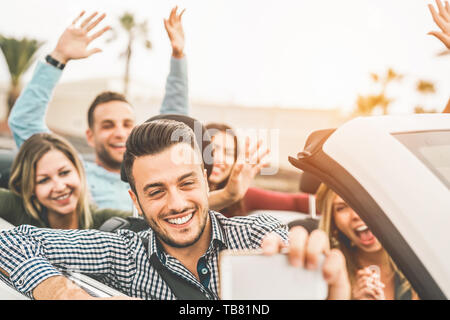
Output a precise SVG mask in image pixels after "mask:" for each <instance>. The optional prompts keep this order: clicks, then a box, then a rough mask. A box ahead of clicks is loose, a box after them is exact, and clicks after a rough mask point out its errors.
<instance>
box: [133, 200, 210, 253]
mask: <svg viewBox="0 0 450 320" xmlns="http://www.w3.org/2000/svg"><path fill="white" fill-rule="evenodd" d="M137 202H138V204H139V207H140V208H141V212H142V214H143V216H144V219H145V221H146V222H147V223H148V225H149V226H150V228H151V229H152V230H153V232H155V234H156V236H157V237H158V239H159V240H161V241H162V242H164V243H165V244H167V245H168V246H170V247H173V248H187V247H190V246H192V245H194V244H195V243H196V242H197V241H198V240H199V239H200V238H201V236H202V235H203V232H204V231H205V227H206V222H207V221H208V216H209V214H208V208H205V209H204V210H203V212H200V211H199V209H198V208H197V209H196V213H195V214H202V217H201V218H202V219H201V220H200V231H199V233H198V234H197V235H196V236H195V238H194V239H193V240H191V241H189V242H187V243H177V242H176V241H175V240H173V239H172V238H171V237H170V236H169V235H168V234H167V233H166V232H164V231H163V230H162V228H160V227H159V226H158V224H157V223H156V221H155V220H154V219H149V218H148V217H147V215H146V214H145V211H144V209H143V208H142V206H141V203H140V201H139V199H137ZM191 209H192V208H185V209H183V210H181V211H179V212H178V213H182V212H186V211H188V210H191ZM172 214H177V212H173V213H172ZM191 219H193V217H192V218H191Z"/></svg>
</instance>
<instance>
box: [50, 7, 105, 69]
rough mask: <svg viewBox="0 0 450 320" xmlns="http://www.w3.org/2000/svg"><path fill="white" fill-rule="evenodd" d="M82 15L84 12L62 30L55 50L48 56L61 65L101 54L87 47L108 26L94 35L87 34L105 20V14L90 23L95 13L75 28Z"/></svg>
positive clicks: (98, 50)
mask: <svg viewBox="0 0 450 320" xmlns="http://www.w3.org/2000/svg"><path fill="white" fill-rule="evenodd" d="M84 13H85V11H82V12H81V13H80V14H79V15H78V17H77V18H76V19H75V20H74V21H73V22H72V24H71V25H70V26H69V27H67V29H66V30H64V32H63V34H62V35H61V36H60V37H59V39H58V43H57V44H56V48H55V50H53V51H52V53H51V54H50V55H51V56H52V57H53V58H55V59H56V60H58V61H59V62H61V63H64V64H65V63H67V62H68V61H69V60H74V59H84V58H87V57H89V56H91V55H93V54H95V53H98V52H101V49H99V48H93V49H88V48H87V47H88V45H89V44H90V43H91V42H92V41H93V40H95V39H97V38H98V37H100V36H101V35H102V34H103V33H105V32H106V31H107V30H109V29H110V26H106V27H104V28H102V29H101V30H99V31H97V32H96V33H94V34H91V35H89V32H90V31H91V30H92V29H94V28H95V27H96V26H97V25H98V24H99V23H100V22H101V21H102V20H103V19H104V18H105V16H106V14H102V15H100V16H99V17H97V19H95V20H94V21H92V20H93V19H94V18H95V17H96V16H97V12H94V13H93V14H91V15H90V16H89V17H87V18H85V19H84V20H83V21H82V22H81V24H80V25H79V26H77V24H78V21H79V20H80V19H81V17H82V16H83V15H84Z"/></svg>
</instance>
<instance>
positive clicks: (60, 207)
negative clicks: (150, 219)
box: [0, 133, 131, 229]
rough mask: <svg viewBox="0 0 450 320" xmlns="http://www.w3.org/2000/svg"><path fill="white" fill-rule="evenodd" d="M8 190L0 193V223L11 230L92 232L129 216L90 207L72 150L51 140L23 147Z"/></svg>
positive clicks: (34, 139) (42, 137) (45, 136)
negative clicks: (113, 219) (33, 228)
mask: <svg viewBox="0 0 450 320" xmlns="http://www.w3.org/2000/svg"><path fill="white" fill-rule="evenodd" d="M9 187H10V190H6V189H0V207H1V210H0V217H1V218H3V219H5V220H6V221H8V222H9V223H11V224H13V225H15V226H18V225H21V224H30V225H34V226H37V227H46V228H55V229H90V228H98V227H99V226H101V225H102V224H103V222H105V221H106V220H107V219H109V218H111V217H112V216H121V217H126V216H129V215H131V212H126V211H120V210H113V209H102V210H99V209H97V208H96V207H95V206H93V205H91V203H90V197H89V194H88V188H87V184H86V177H85V173H84V168H83V165H82V164H81V161H80V159H79V158H78V154H77V152H76V150H75V149H74V148H73V147H72V145H71V144H70V143H69V142H68V141H67V140H65V139H64V138H62V137H59V136H57V135H55V134H49V133H38V134H35V135H33V136H31V137H30V138H29V139H27V140H26V141H25V142H24V143H23V144H22V146H21V148H20V150H19V153H18V154H17V156H16V158H15V159H14V162H13V165H12V168H11V178H10V180H9Z"/></svg>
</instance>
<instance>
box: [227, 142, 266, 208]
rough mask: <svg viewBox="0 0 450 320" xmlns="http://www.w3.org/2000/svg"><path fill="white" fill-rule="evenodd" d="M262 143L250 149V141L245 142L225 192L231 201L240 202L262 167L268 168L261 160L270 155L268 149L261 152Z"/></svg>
mask: <svg viewBox="0 0 450 320" xmlns="http://www.w3.org/2000/svg"><path fill="white" fill-rule="evenodd" d="M261 145H262V141H261V140H259V141H258V143H257V144H256V146H254V147H253V148H252V149H250V139H249V138H248V137H247V138H246V140H245V152H244V154H241V155H240V156H239V157H238V159H237V160H236V163H235V164H234V166H233V169H232V170H231V173H230V178H229V179H228V183H227V185H226V186H225V191H226V192H227V193H228V195H229V197H230V198H231V199H236V201H237V200H240V199H242V198H243V197H244V195H245V193H246V192H247V190H248V188H249V187H250V184H251V182H252V180H253V179H254V178H255V176H256V175H257V174H258V173H259V172H260V171H261V169H262V168H263V167H266V166H268V163H265V162H264V161H263V160H264V159H265V157H266V156H267V155H268V154H269V153H270V150H269V149H265V150H261V149H262V148H261Z"/></svg>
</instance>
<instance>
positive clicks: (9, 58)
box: [0, 35, 44, 115]
mask: <svg viewBox="0 0 450 320" xmlns="http://www.w3.org/2000/svg"><path fill="white" fill-rule="evenodd" d="M43 44H44V42H40V41H38V40H35V39H28V38H23V39H22V40H17V39H14V38H7V37H4V36H2V35H0V49H1V50H2V52H3V56H4V57H5V60H6V64H7V65H8V70H9V74H10V76H11V80H10V87H9V90H8V94H7V105H8V115H9V113H10V111H11V109H12V107H13V106H14V103H15V102H16V100H17V98H18V97H19V95H20V91H21V89H22V88H21V83H20V80H21V77H22V75H23V74H24V73H25V72H26V71H27V70H28V68H29V67H30V66H31V65H32V64H33V62H34V59H35V54H36V52H37V51H38V50H39V48H40V47H41V46H42V45H43Z"/></svg>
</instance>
